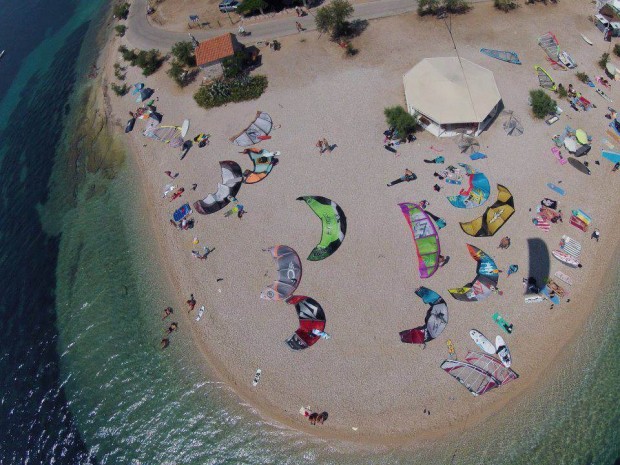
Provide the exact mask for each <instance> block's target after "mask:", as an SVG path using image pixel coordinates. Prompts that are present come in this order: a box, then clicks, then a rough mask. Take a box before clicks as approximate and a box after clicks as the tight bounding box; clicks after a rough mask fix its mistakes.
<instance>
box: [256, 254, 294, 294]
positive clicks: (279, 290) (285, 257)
mask: <svg viewBox="0 0 620 465" xmlns="http://www.w3.org/2000/svg"><path fill="white" fill-rule="evenodd" d="M267 251H268V252H270V253H271V255H272V256H273V260H274V262H275V264H276V271H277V272H278V277H277V279H276V280H275V281H274V283H273V284H271V285H269V286H267V287H266V288H265V289H264V290H263V292H261V294H260V298H261V299H265V300H287V299H288V298H289V297H290V296H292V295H293V292H295V289H297V286H299V283H300V281H301V261H300V260H299V255H297V252H295V251H294V250H293V249H291V248H290V247H288V246H286V245H275V246H273V247H270V248H269V249H267Z"/></svg>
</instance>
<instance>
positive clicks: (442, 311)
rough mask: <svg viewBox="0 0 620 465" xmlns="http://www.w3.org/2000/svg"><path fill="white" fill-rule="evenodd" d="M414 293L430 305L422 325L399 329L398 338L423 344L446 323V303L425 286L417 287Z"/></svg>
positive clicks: (444, 326)
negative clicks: (404, 329) (403, 329)
mask: <svg viewBox="0 0 620 465" xmlns="http://www.w3.org/2000/svg"><path fill="white" fill-rule="evenodd" d="M415 293H416V295H417V296H418V297H420V298H421V299H422V301H423V302H424V303H425V304H429V305H430V307H429V308H428V311H427V312H426V318H425V319H424V325H423V326H418V327H417V328H413V329H408V330H406V331H401V332H400V340H401V341H402V342H405V343H407V344H425V343H427V342H428V341H432V340H433V339H435V338H436V337H437V336H439V335H440V334H441V332H442V331H443V330H444V329H445V328H446V326H447V325H448V305H447V304H446V301H445V300H443V299H442V298H441V296H440V295H439V294H437V293H436V292H435V291H431V290H430V289H428V288H427V287H419V288H418V289H417V290H416V291H415Z"/></svg>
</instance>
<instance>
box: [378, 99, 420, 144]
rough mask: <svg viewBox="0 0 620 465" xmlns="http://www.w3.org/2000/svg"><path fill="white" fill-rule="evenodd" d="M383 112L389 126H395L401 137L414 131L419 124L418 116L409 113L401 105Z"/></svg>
mask: <svg viewBox="0 0 620 465" xmlns="http://www.w3.org/2000/svg"><path fill="white" fill-rule="evenodd" d="M383 114H384V115H385V120H386V122H387V124H388V126H389V127H391V128H395V129H396V131H397V132H398V135H399V137H400V138H401V139H404V138H405V137H407V136H408V135H409V134H411V133H413V132H414V131H415V128H416V126H417V124H418V120H417V119H416V117H415V116H413V115H410V114H409V113H407V110H405V109H404V108H403V107H401V106H400V105H396V106H394V107H388V108H386V109H385V110H383Z"/></svg>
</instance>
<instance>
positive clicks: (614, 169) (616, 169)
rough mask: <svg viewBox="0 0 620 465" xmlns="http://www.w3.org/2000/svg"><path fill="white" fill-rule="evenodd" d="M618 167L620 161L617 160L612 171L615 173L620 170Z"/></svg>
mask: <svg viewBox="0 0 620 465" xmlns="http://www.w3.org/2000/svg"><path fill="white" fill-rule="evenodd" d="M618 169H620V161H618V162H616V164H615V165H614V167H613V168H612V169H611V172H612V173H615V172H616V171H618Z"/></svg>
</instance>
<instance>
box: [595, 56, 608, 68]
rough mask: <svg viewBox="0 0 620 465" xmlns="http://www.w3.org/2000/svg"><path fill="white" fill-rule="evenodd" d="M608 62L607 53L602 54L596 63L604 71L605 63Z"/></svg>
mask: <svg viewBox="0 0 620 465" xmlns="http://www.w3.org/2000/svg"><path fill="white" fill-rule="evenodd" d="M608 62H609V53H603V54H602V55H601V59H600V60H599V61H598V65H599V66H600V67H601V68H603V69H605V67H606V66H607V63H608Z"/></svg>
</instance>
